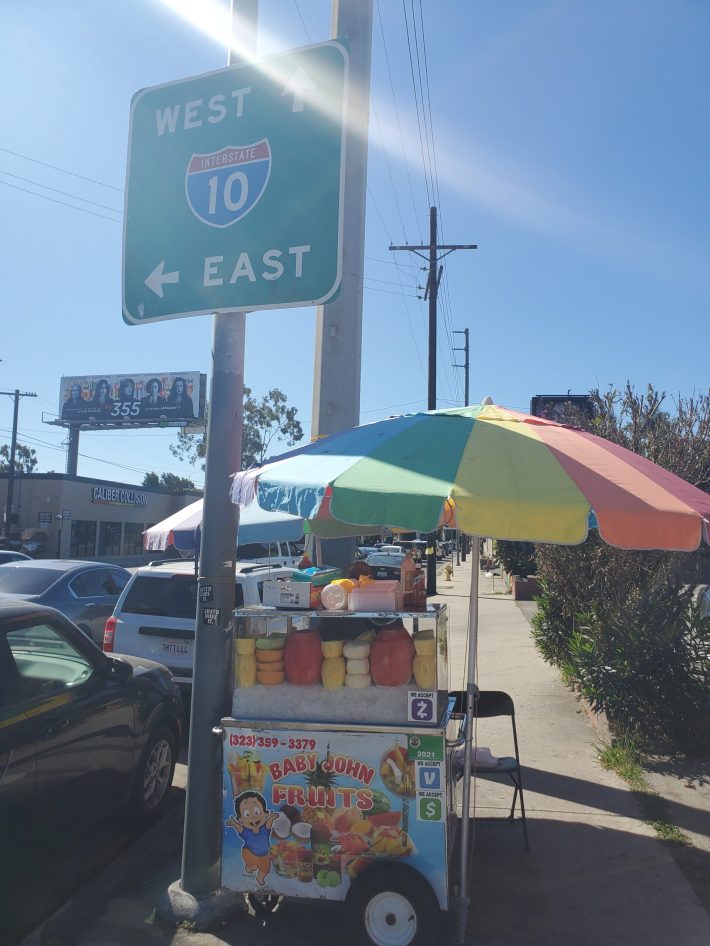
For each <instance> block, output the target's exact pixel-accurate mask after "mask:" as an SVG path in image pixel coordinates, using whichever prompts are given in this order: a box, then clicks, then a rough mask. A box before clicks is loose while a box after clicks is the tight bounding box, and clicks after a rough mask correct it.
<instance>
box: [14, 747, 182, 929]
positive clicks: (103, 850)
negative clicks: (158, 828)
mask: <svg viewBox="0 0 710 946" xmlns="http://www.w3.org/2000/svg"><path fill="white" fill-rule="evenodd" d="M186 752H187V750H186V749H184V750H183V755H181V757H180V761H179V762H178V765H177V766H176V769H175V777H174V779H173V787H172V789H171V797H170V802H169V805H168V810H169V809H171V808H172V807H174V806H176V805H183V804H184V801H185V784H186V780H187V766H186V764H185V763H186V761H187V755H186ZM166 813H167V812H166ZM145 831H146V827H145V826H144V825H141V824H136V823H129V822H128V821H127V820H126V819H125V816H124V815H123V814H122V813H121V812H114V813H113V814H111V815H108V816H107V817H106V818H104V819H102V820H100V821H97V822H93V823H91V824H87V825H83V826H82V827H80V828H78V829H76V830H72V831H67V830H62V826H61V825H57V826H56V833H55V834H54V835H53V836H52V837H51V838H48V839H47V844H46V846H45V847H44V848H43V849H42V850H41V851H32V852H25V853H24V854H23V853H20V855H19V857H17V859H16V861H15V863H14V865H13V871H12V874H11V875H10V876H9V877H8V878H6V879H3V883H2V885H0V917H1V918H2V920H1V921H0V946H11V944H15V943H17V942H19V941H20V940H21V939H22V938H23V937H24V936H25V935H27V934H28V933H29V932H30V931H31V930H33V929H34V928H35V927H37V926H39V924H40V923H42V922H43V921H44V920H46V919H47V918H48V917H49V916H51V915H52V914H53V913H54V912H55V911H56V910H58V909H59V908H60V907H61V906H62V904H64V903H65V902H66V901H67V900H69V899H70V898H71V897H72V896H74V895H75V894H76V893H77V891H78V890H80V889H81V888H82V887H83V886H84V885H85V884H86V883H87V881H88V880H89V879H91V878H92V877H94V876H95V875H96V874H97V873H98V872H99V871H101V870H103V868H105V867H106V866H108V865H109V864H111V863H112V862H113V861H114V860H116V858H118V857H119V856H120V855H121V854H122V853H123V851H125V850H126V849H127V848H128V847H130V845H131V844H133V843H134V842H135V841H136V840H137V839H138V838H139V837H140V836H141V835H142V834H143V833H144V832H145ZM1 843H2V839H0V844H1Z"/></svg>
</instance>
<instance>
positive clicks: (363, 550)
mask: <svg viewBox="0 0 710 946" xmlns="http://www.w3.org/2000/svg"><path fill="white" fill-rule="evenodd" d="M378 551H379V549H377V548H376V547H375V546H374V545H359V546H358V548H357V553H356V554H357V558H358V561H364V560H365V559H366V558H367V556H368V555H374V554H375V552H378Z"/></svg>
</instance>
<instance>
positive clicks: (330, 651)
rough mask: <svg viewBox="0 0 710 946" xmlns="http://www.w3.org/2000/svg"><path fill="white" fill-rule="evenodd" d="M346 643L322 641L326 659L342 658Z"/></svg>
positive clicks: (321, 646)
mask: <svg viewBox="0 0 710 946" xmlns="http://www.w3.org/2000/svg"><path fill="white" fill-rule="evenodd" d="M344 643H345V641H321V645H320V649H321V653H322V654H323V656H324V657H325V658H328V657H342V656H343V644H344Z"/></svg>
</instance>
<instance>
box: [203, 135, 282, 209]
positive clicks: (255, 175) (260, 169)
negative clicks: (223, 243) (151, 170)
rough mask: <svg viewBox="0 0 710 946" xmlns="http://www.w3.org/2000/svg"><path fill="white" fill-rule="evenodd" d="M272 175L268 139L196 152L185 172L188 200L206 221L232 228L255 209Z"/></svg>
mask: <svg viewBox="0 0 710 946" xmlns="http://www.w3.org/2000/svg"><path fill="white" fill-rule="evenodd" d="M270 175H271V148H270V147H269V141H268V139H267V138H262V139H261V141H256V142H254V144H251V145H238V146H230V147H228V148H223V149H222V150H221V151H213V152H212V153H211V154H193V155H192V157H191V158H190V162H189V164H188V166H187V172H186V174H185V192H186V194H187V202H188V204H189V205H190V209H191V210H192V212H193V213H194V215H195V216H196V217H197V218H198V220H201V221H202V222H203V223H207V224H209V225H210V226H211V227H229V226H231V225H232V224H233V223H236V222H237V220H241V219H242V218H243V217H246V215H247V214H248V213H249V211H250V210H253V209H254V207H255V206H256V205H257V203H258V202H259V200H260V198H261V197H262V196H263V194H264V191H265V190H266V185H267V184H268V182H269V177H270Z"/></svg>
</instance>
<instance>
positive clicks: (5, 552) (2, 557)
mask: <svg viewBox="0 0 710 946" xmlns="http://www.w3.org/2000/svg"><path fill="white" fill-rule="evenodd" d="M31 561H32V556H31V555H25V553H24V552H11V551H9V549H0V565H6V564H7V563H8V562H31Z"/></svg>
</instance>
